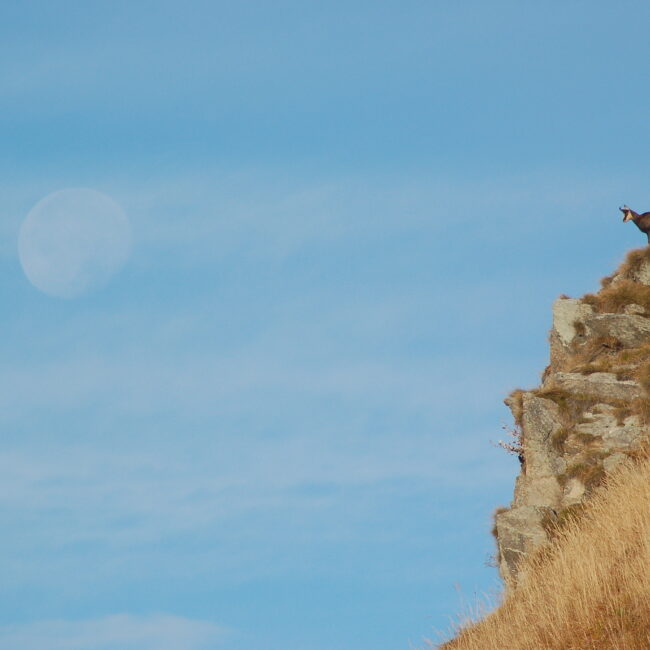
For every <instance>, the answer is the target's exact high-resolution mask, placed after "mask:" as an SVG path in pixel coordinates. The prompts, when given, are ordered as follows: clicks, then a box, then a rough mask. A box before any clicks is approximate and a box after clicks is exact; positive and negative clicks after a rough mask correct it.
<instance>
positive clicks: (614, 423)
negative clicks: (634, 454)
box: [574, 404, 646, 453]
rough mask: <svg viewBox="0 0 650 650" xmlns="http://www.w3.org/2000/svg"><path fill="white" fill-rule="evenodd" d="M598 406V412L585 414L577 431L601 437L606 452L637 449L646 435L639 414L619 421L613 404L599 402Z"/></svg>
mask: <svg viewBox="0 0 650 650" xmlns="http://www.w3.org/2000/svg"><path fill="white" fill-rule="evenodd" d="M598 407H599V408H598V411H597V412H595V410H591V411H589V412H587V413H585V414H584V415H583V420H584V421H583V422H582V423H579V424H576V426H575V427H574V429H575V431H576V433H579V434H582V435H583V436H593V437H594V438H599V439H600V440H601V447H602V449H603V451H606V452H611V453H614V452H615V451H621V450H630V449H636V448H637V447H638V446H639V444H640V441H641V440H642V439H643V438H644V436H645V435H646V428H645V427H644V426H643V425H642V424H641V422H640V421H639V418H638V416H636V415H630V416H628V417H626V418H625V419H624V420H623V421H622V422H619V420H618V417H617V416H616V415H615V412H614V411H615V409H614V408H613V407H612V406H610V405H608V404H599V405H598Z"/></svg>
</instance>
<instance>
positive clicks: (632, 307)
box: [623, 303, 646, 316]
mask: <svg viewBox="0 0 650 650" xmlns="http://www.w3.org/2000/svg"><path fill="white" fill-rule="evenodd" d="M623 311H624V312H625V313H626V314H636V315H639V316H643V314H645V313H646V311H645V307H642V306H641V305H636V304H634V303H631V304H629V305H625V307H623Z"/></svg>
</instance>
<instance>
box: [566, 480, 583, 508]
mask: <svg viewBox="0 0 650 650" xmlns="http://www.w3.org/2000/svg"><path fill="white" fill-rule="evenodd" d="M584 495H585V485H584V483H583V482H582V481H581V480H580V479H577V478H570V479H569V480H568V481H567V482H566V485H565V486H564V494H563V495H562V505H563V506H564V507H567V506H572V505H575V504H577V503H580V501H582V498H583V497H584Z"/></svg>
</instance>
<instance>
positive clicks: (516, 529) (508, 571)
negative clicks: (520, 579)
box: [495, 506, 555, 585]
mask: <svg viewBox="0 0 650 650" xmlns="http://www.w3.org/2000/svg"><path fill="white" fill-rule="evenodd" d="M554 516H555V513H554V512H553V511H552V509H551V508H544V507H536V506H519V507H515V508H511V509H510V510H507V511H505V512H501V513H499V514H497V515H496V517H495V526H496V530H497V536H498V539H499V570H500V572H501V576H502V577H503V579H504V581H505V582H506V584H507V585H513V584H514V583H515V581H516V579H517V573H518V565H519V563H520V562H521V560H522V558H523V557H524V556H525V555H526V554H527V553H530V551H532V550H533V549H535V548H536V547H537V546H539V545H540V544H543V543H544V542H545V541H546V540H547V539H548V537H547V534H546V530H545V529H544V525H543V522H544V520H545V518H547V517H550V518H553V517H554Z"/></svg>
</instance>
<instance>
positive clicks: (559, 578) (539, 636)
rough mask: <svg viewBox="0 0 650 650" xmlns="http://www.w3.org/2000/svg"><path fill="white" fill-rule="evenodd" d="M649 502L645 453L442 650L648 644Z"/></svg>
mask: <svg viewBox="0 0 650 650" xmlns="http://www.w3.org/2000/svg"><path fill="white" fill-rule="evenodd" d="M649 503H650V460H648V458H647V456H646V457H644V458H642V459H641V460H638V461H637V462H634V463H633V462H629V463H628V464H627V465H626V466H624V467H623V468H621V469H620V470H618V471H616V472H614V474H613V475H612V476H610V477H608V479H607V481H606V484H605V487H604V488H603V489H602V490H600V491H598V492H597V493H596V494H595V495H594V496H593V497H592V498H591V499H590V500H589V501H588V502H586V503H585V504H584V507H583V508H582V509H581V510H582V511H581V515H580V517H575V518H571V519H570V520H569V521H568V522H566V523H565V524H564V526H563V527H562V529H561V530H559V531H558V533H557V535H556V536H555V538H554V540H553V542H551V543H549V544H548V545H545V546H543V547H541V548H540V549H538V552H536V553H534V554H533V555H532V556H531V557H529V558H528V559H527V560H526V561H525V564H523V565H522V567H523V572H522V575H523V576H524V577H523V578H522V579H521V580H520V583H519V584H518V585H517V587H516V588H514V589H513V590H512V591H511V592H510V593H509V594H508V595H507V596H506V597H505V599H504V601H503V603H502V604H501V605H500V606H499V607H498V608H497V609H496V610H495V611H494V612H492V613H490V614H488V615H487V616H486V617H485V618H484V619H483V620H482V621H479V622H471V623H469V624H465V625H464V626H463V627H462V628H461V629H460V630H458V631H457V635H456V637H455V638H454V639H452V640H451V641H449V642H447V643H445V644H443V645H442V646H440V648H444V649H445V650H504V649H507V650H540V649H541V648H544V649H545V650H567V649H570V650H603V649H604V648H607V649H608V650H641V649H643V648H650V508H649V507H648V504H649ZM431 647H433V646H431Z"/></svg>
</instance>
